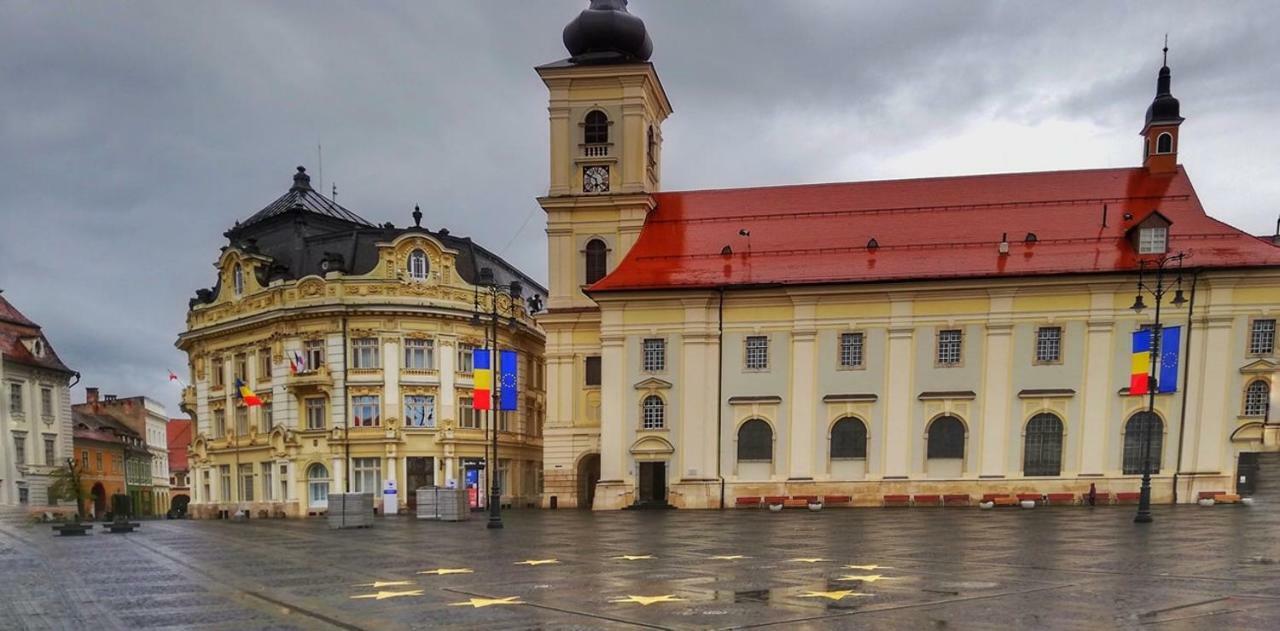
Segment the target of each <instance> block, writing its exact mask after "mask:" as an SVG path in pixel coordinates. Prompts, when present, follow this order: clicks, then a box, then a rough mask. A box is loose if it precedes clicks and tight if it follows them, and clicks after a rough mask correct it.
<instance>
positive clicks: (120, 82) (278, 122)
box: [0, 0, 1280, 414]
mask: <svg viewBox="0 0 1280 631" xmlns="http://www.w3.org/2000/svg"><path fill="white" fill-rule="evenodd" d="M585 5H586V2H585V0H583V1H579V0H556V1H539V2H528V1H522V2H515V1H510V2H427V3H422V2H404V3H378V4H374V3H359V4H356V3H347V2H323V3H322V2H273V3H262V2H243V3H242V2H218V3H193V2H182V3H173V2H130V3H115V4H108V3H54V2H36V1H13V0H10V1H9V2H5V3H3V4H0V287H3V288H4V289H6V297H8V298H9V299H10V300H11V301H13V302H14V303H15V304H17V305H18V306H19V308H21V309H23V310H24V311H25V312H26V313H27V314H28V315H29V316H31V317H32V318H34V319H36V320H38V321H39V322H41V323H42V324H44V325H45V327H46V330H47V332H48V334H49V335H50V337H51V338H52V340H53V342H54V343H55V345H56V346H57V348H58V349H59V352H60V353H61V354H62V355H63V357H64V358H65V359H66V360H67V361H68V362H69V363H70V364H71V365H72V366H73V367H75V368H76V369H78V370H80V371H81V372H82V373H84V375H85V383H86V384H88V385H100V386H102V387H103V388H105V389H106V390H107V391H113V392H118V393H120V394H130V393H144V394H149V395H151V396H154V397H157V398H159V399H161V400H162V401H163V402H165V403H166V404H167V405H169V407H170V410H171V412H173V413H174V414H176V413H177V410H176V394H177V392H176V388H170V387H169V385H168V384H167V383H166V381H165V376H166V373H165V371H166V369H169V368H172V369H174V370H177V371H179V372H180V374H185V373H184V366H185V360H184V358H183V356H182V355H181V354H180V353H178V352H177V351H176V350H175V349H173V346H172V343H173V340H174V337H175V336H176V334H177V332H178V331H180V330H181V329H182V328H183V325H184V316H185V311H186V301H187V298H188V297H189V296H190V295H192V293H193V292H194V290H195V289H196V288H199V287H205V286H208V285H210V284H211V283H212V281H213V268H212V263H213V261H214V260H215V258H216V257H217V254H218V248H219V247H220V246H221V245H223V243H224V242H225V239H224V238H223V237H222V236H221V235H222V232H223V231H224V230H226V229H227V228H228V227H230V226H231V225H232V223H233V222H234V221H235V220H236V219H243V218H245V217H248V216H249V215H250V214H252V213H253V212H255V211H256V210H258V209H259V208H260V207H262V206H263V205H265V204H266V203H268V202H269V201H271V200H273V199H275V197H277V196H278V195H279V194H280V193H281V192H283V190H284V189H285V188H287V186H288V185H289V183H290V180H289V178H290V175H291V173H292V170H293V167H294V166H295V165H297V164H305V165H307V166H308V167H310V169H311V172H312V173H313V175H314V176H316V178H317V179H318V178H319V176H320V173H319V170H320V169H319V164H318V160H317V157H316V145H317V144H323V146H324V170H323V178H324V181H325V183H324V187H325V190H326V192H327V191H328V190H329V187H330V186H331V184H333V183H336V184H337V187H338V201H339V202H340V203H342V204H344V205H346V206H348V207H349V208H351V209H352V210H354V211H356V212H358V213H360V214H361V215H363V216H365V217H366V218H368V219H370V220H371V221H378V222H382V221H393V222H396V223H398V224H404V223H406V222H408V221H409V211H410V210H411V209H412V207H413V205H414V204H415V203H418V204H421V205H422V207H423V210H424V212H425V213H426V220H425V222H426V223H427V224H429V225H431V226H433V227H440V226H447V227H449V228H450V229H451V230H453V231H454V232H455V233H459V234H468V235H471V236H473V237H475V238H476V239H477V240H479V241H480V242H481V243H484V244H485V245H487V246H488V247H490V248H493V249H495V250H503V249H504V248H506V246H507V244H508V243H511V246H510V248H509V249H506V250H505V255H506V256H507V257H509V258H510V259H511V260H512V261H513V262H515V263H516V264H518V265H520V266H522V267H523V268H525V269H526V270H528V271H529V272H530V273H532V274H533V275H534V276H535V277H538V278H545V268H546V262H545V260H546V250H545V243H544V235H543V232H542V228H543V226H544V223H543V221H544V220H543V216H542V214H541V211H540V210H539V209H538V208H537V205H536V203H535V201H534V197H535V196H537V195H538V194H540V193H542V192H544V190H545V185H546V177H547V163H546V109H545V108H546V102H545V96H546V95H545V90H544V88H543V86H542V85H541V83H540V82H539V80H538V78H537V76H536V75H535V74H534V73H533V71H532V68H531V67H532V66H533V65H536V64H539V63H543V62H548V61H553V60H555V59H559V58H561V57H563V56H564V52H563V49H562V48H561V45H560V41H559V37H560V29H561V28H562V27H563V25H564V24H565V23H566V22H567V21H568V20H570V19H571V18H572V17H573V16H574V15H575V14H576V12H577V11H579V10H580V9H581V8H582V7H584V6H585ZM631 10H632V12H633V13H636V14H637V15H640V16H641V17H643V18H644V19H645V21H646V23H647V24H648V25H649V29H650V32H651V33H652V35H653V38H654V41H655V50H656V52H655V55H654V61H655V63H656V64H657V66H658V69H659V71H660V73H661V75H662V80H663V82H664V85H665V86H666V89H667V91H668V93H669V95H670V97H671V100H672V102H673V104H674V106H675V110H676V113H675V115H674V116H673V117H672V118H671V119H670V121H669V122H668V124H667V125H666V127H665V129H664V137H665V140H666V147H665V152H664V159H665V162H666V164H665V165H664V184H665V185H666V186H667V188H673V189H679V188H709V187H722V186H742V185H757V184H779V183H789V182H811V181H823V180H854V179H867V178H882V177H920V176H928V175H938V174H953V173H969V172H981V171H990V170H999V171H1017V170H1026V169H1042V168H1078V167H1103V166H1122V165H1131V164H1134V163H1135V162H1136V160H1137V158H1138V155H1139V145H1138V139H1137V132H1138V128H1139V126H1140V124H1141V117H1142V114H1143V112H1144V110H1145V108H1146V105H1147V104H1148V103H1149V102H1150V99H1151V96H1152V94H1153V92H1154V87H1155V71H1156V68H1157V67H1158V66H1159V46H1160V41H1161V38H1162V37H1163V34H1164V33H1166V32H1168V33H1170V37H1171V45H1172V52H1171V58H1170V61H1171V65H1172V66H1173V70H1174V92H1175V94H1176V95H1177V96H1178V97H1179V98H1180V99H1181V100H1182V103H1183V113H1184V115H1186V116H1187V117H1188V122H1187V123H1186V126H1185V128H1184V133H1183V143H1182V155H1181V158H1182V161H1183V162H1184V163H1185V164H1186V165H1187V167H1188V169H1189V170H1190V172H1191V173H1192V175H1193V176H1194V178H1195V181H1196V186H1197V190H1198V192H1199V193H1200V195H1201V197H1202V198H1203V200H1204V201H1205V203H1206V205H1207V206H1208V207H1209V209H1210V212H1212V213H1214V214H1215V215H1216V216H1218V217H1220V218H1223V219H1225V220H1227V221H1229V222H1231V223H1234V224H1236V225H1239V226H1241V227H1244V228H1246V229H1248V230H1250V231H1253V232H1255V233H1263V232H1264V231H1267V230H1269V229H1270V228H1271V226H1272V225H1273V222H1274V220H1275V213H1276V211H1277V204H1276V199H1277V197H1280V183H1277V182H1278V181H1277V179H1276V178H1274V177H1273V176H1272V171H1274V158H1272V157H1271V156H1272V152H1271V151H1270V150H1269V148H1270V147H1272V146H1276V145H1277V144H1278V143H1280V133H1278V132H1276V131H1275V122H1274V121H1275V120H1276V119H1277V118H1280V117H1277V114H1278V113H1280V112H1277V107H1276V106H1275V103H1276V102H1277V100H1278V99H1280V94H1278V93H1277V87H1276V84H1277V81H1276V80H1275V77H1276V74H1277V73H1276V64H1275V62H1274V60H1275V59H1276V58H1277V56H1278V55H1280V44H1278V43H1277V41H1276V38H1275V37H1274V36H1273V31H1274V28H1273V27H1274V25H1275V24H1276V23H1277V18H1280V7H1277V6H1273V5H1272V4H1271V3H1254V4H1243V3H1232V4H1230V5H1226V6H1224V5H1218V4H1176V3H1169V2H1160V3H1149V4H1148V3H1143V4H1139V3H1109V2H1108V3H1069V4H1064V3H1024V2H1018V3H999V2H991V3H976V2H964V3H961V2H939V3H857V2H846V1H843V0H828V1H816V0H811V1H806V2H794V1H787V2H775V3H765V2H729V1H719V0H718V1H710V0H701V1H698V2H692V1H690V2H658V1H641V0H637V2H633V3H632V5H631ZM1268 160H1271V161H1272V162H1268ZM526 220H528V223H527V224H526V223H525V222H526ZM522 225H523V226H524V228H523V230H520V227H521V226H522Z"/></svg>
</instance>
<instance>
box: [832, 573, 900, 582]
mask: <svg viewBox="0 0 1280 631" xmlns="http://www.w3.org/2000/svg"><path fill="white" fill-rule="evenodd" d="M836 580H837V581H863V582H866V583H874V582H876V581H885V580H893V577H892V576H881V575H879V574H850V575H848V576H841V577H840V578H837V579H836Z"/></svg>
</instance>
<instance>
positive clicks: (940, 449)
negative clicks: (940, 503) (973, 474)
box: [925, 414, 965, 478]
mask: <svg viewBox="0 0 1280 631" xmlns="http://www.w3.org/2000/svg"><path fill="white" fill-rule="evenodd" d="M964 443H965V427H964V422H963V421H961V420H960V419H959V418H956V417H955V416H951V415H949V414H948V415H944V416H939V417H938V418H936V419H933V422H931V423H929V428H928V435H927V438H926V445H925V458H926V460H925V467H926V468H927V469H926V471H927V474H928V476H929V477H930V478H958V477H960V476H961V475H963V474H964V446H965V445H964Z"/></svg>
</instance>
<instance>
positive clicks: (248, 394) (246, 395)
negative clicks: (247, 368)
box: [236, 379, 262, 407]
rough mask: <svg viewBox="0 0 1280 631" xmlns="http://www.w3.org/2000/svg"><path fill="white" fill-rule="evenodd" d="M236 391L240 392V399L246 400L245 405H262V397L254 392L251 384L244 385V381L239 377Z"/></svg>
mask: <svg viewBox="0 0 1280 631" xmlns="http://www.w3.org/2000/svg"><path fill="white" fill-rule="evenodd" d="M236 392H237V393H239V395H240V400H241V401H244V404H245V405H247V406H249V407H254V406H257V405H262V399H259V398H258V395H256V394H254V393H253V390H250V389H249V386H246V385H244V382H243V381H240V380H239V379H236Z"/></svg>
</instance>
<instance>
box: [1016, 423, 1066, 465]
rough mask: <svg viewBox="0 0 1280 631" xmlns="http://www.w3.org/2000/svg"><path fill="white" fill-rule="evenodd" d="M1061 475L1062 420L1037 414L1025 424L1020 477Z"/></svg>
mask: <svg viewBox="0 0 1280 631" xmlns="http://www.w3.org/2000/svg"><path fill="white" fill-rule="evenodd" d="M1061 473H1062V420H1061V419H1059V418H1058V417H1057V416H1055V415H1053V414H1048V413H1045V414H1037V415H1035V416H1033V417H1031V420H1030V421H1029V422H1027V437H1026V445H1025V446H1024V448H1023V452H1022V475H1060V474H1061Z"/></svg>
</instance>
